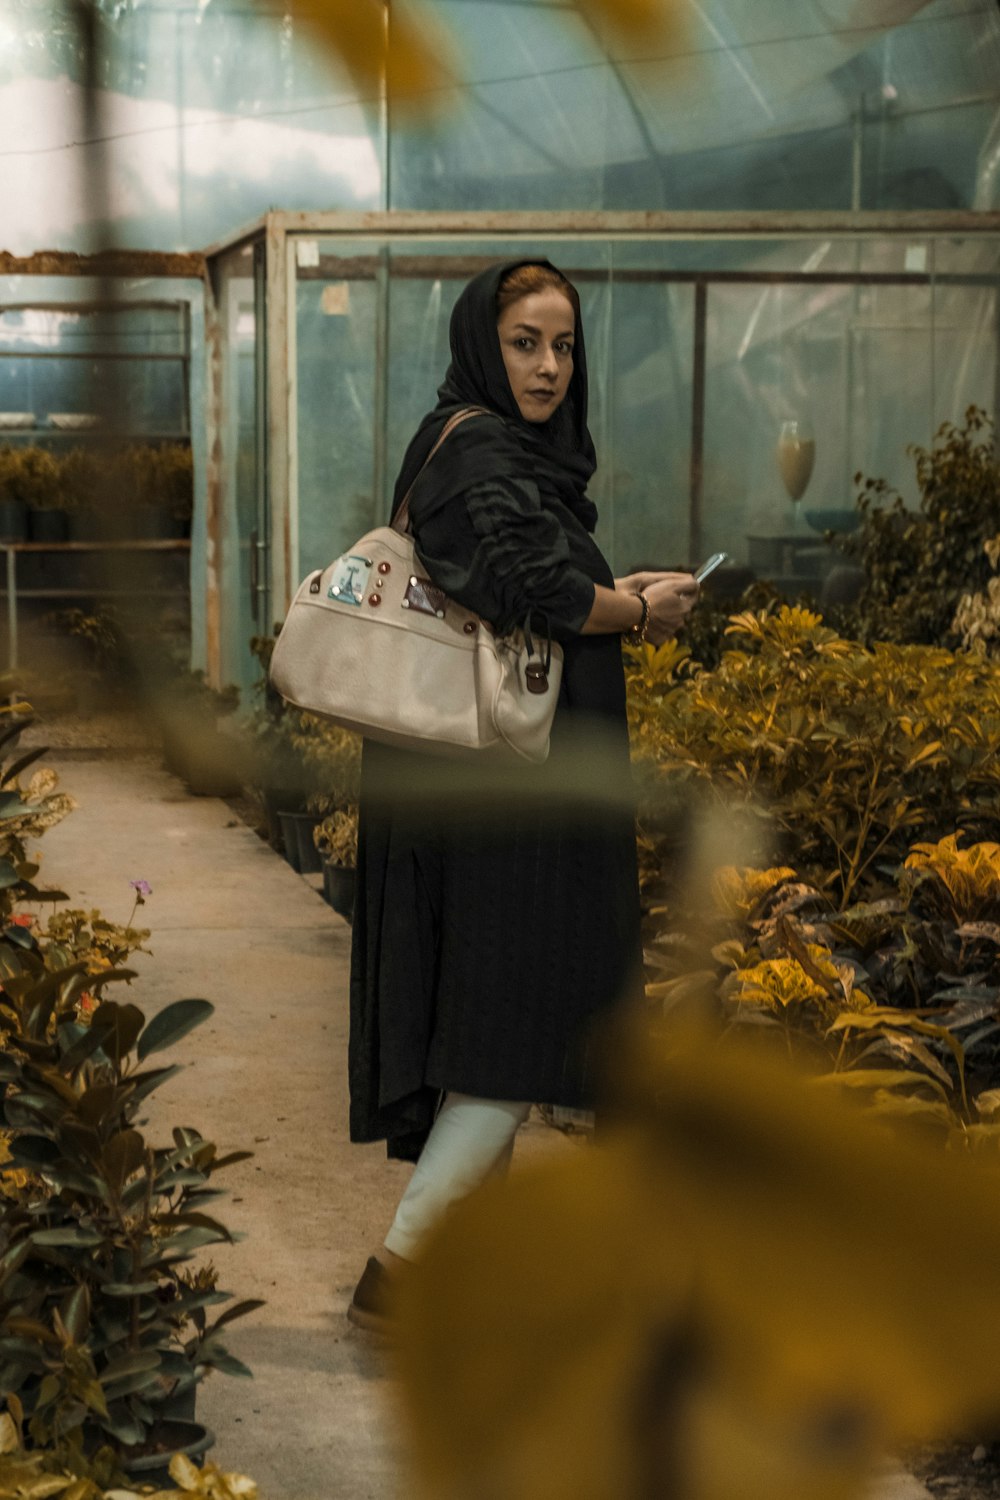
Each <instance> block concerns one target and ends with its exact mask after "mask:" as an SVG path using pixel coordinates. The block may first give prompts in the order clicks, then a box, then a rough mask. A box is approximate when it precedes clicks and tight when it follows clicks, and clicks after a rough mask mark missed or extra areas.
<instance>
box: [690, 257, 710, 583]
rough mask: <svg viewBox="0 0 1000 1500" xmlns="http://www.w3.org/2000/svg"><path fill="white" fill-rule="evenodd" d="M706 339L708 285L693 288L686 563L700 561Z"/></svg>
mask: <svg viewBox="0 0 1000 1500" xmlns="http://www.w3.org/2000/svg"><path fill="white" fill-rule="evenodd" d="M707 338H708V286H707V284H706V283H705V282H704V281H698V282H696V283H695V289H694V352H693V355H692V371H691V488H690V498H689V508H688V561H689V562H690V563H691V564H692V566H694V565H695V564H697V563H698V562H700V561H701V534H702V514H701V502H702V486H703V482H704V476H705V344H706V340H707Z"/></svg>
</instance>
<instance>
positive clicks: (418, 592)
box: [403, 573, 448, 620]
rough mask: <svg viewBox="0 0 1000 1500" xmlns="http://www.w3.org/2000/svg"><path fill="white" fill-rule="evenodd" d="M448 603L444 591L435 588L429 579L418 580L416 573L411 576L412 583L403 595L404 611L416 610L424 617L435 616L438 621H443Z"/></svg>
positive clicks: (407, 586)
mask: <svg viewBox="0 0 1000 1500" xmlns="http://www.w3.org/2000/svg"><path fill="white" fill-rule="evenodd" d="M447 603H448V595H447V594H446V593H445V592H444V590H443V589H438V588H435V587H434V585H433V583H431V581H430V579H429V578H418V577H417V575H416V573H411V574H410V581H409V583H408V584H407V585H406V593H405V594H404V595H403V608H404V609H415V610H418V611H419V613H420V614H422V615H435V616H436V618H437V619H439V620H443V619H444V607H445V605H446V604H447Z"/></svg>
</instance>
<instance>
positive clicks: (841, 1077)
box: [811, 1068, 948, 1101]
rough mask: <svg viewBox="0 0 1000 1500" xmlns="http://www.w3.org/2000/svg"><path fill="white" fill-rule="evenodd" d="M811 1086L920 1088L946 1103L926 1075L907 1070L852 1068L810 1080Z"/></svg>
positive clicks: (939, 1087) (934, 1082)
mask: <svg viewBox="0 0 1000 1500" xmlns="http://www.w3.org/2000/svg"><path fill="white" fill-rule="evenodd" d="M811 1083H812V1086H813V1087H816V1088H827V1087H833V1088H837V1087H841V1088H848V1089H878V1088H883V1089H903V1088H914V1087H915V1086H917V1085H919V1086H920V1087H921V1088H929V1089H933V1090H934V1092H935V1093H936V1094H940V1095H941V1097H942V1099H944V1100H945V1101H947V1097H948V1096H947V1094H946V1093H945V1090H944V1089H943V1088H942V1086H941V1084H940V1083H938V1081H937V1079H936V1078H932V1077H931V1076H930V1074H928V1073H916V1072H914V1071H913V1070H912V1069H909V1068H854V1069H849V1070H847V1071H845V1072H842V1073H822V1074H820V1076H819V1077H817V1078H814V1079H812V1080H811Z"/></svg>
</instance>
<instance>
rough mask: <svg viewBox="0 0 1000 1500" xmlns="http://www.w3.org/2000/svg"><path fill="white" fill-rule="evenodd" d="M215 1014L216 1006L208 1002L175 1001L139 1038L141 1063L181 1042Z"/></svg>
mask: <svg viewBox="0 0 1000 1500" xmlns="http://www.w3.org/2000/svg"><path fill="white" fill-rule="evenodd" d="M214 1012H215V1006H214V1005H212V1004H211V1002H210V1001H208V1000H175V1001H174V1003H173V1004H172V1005H168V1006H167V1007H166V1008H165V1009H164V1010H161V1011H160V1013H159V1015H156V1016H154V1017H153V1019H152V1020H151V1021H150V1023H149V1025H148V1026H147V1027H146V1029H145V1031H144V1032H143V1033H142V1035H141V1037H140V1038H139V1042H138V1045H137V1047H136V1052H137V1053H138V1057H139V1061H140V1062H144V1061H145V1059H146V1058H147V1057H148V1056H149V1055H150V1053H152V1052H160V1051H162V1050H163V1048H164V1047H170V1046H172V1045H173V1044H174V1042H177V1041H180V1039H181V1037H184V1036H187V1034H188V1032H189V1031H193V1030H194V1028H195V1027H196V1026H200V1025H201V1023H202V1022H203V1021H207V1020H208V1018H209V1016H211V1015H213V1014H214Z"/></svg>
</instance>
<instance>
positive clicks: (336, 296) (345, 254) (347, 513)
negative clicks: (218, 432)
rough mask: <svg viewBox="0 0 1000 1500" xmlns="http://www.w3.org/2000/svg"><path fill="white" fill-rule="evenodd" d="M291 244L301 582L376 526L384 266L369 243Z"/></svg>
mask: <svg viewBox="0 0 1000 1500" xmlns="http://www.w3.org/2000/svg"><path fill="white" fill-rule="evenodd" d="M292 245H293V248H294V249H295V251H296V283H295V381H296V390H297V392H298V401H297V411H296V416H297V431H296V435H295V439H294V440H295V442H296V452H297V475H298V536H299V556H298V576H299V577H300V578H301V577H303V576H304V575H305V574H306V573H308V572H309V571H310V570H311V569H312V568H317V567H322V566H325V564H326V563H328V562H329V561H330V560H331V558H334V557H336V556H337V555H338V553H340V552H342V551H343V550H344V549H345V548H346V547H349V546H350V545H351V544H352V543H353V542H355V541H356V540H357V538H358V537H359V536H360V535H361V534H362V533H363V532H364V531H366V530H368V528H369V527H371V526H373V525H375V524H377V522H380V521H381V520H382V519H383V516H382V513H381V506H379V507H376V505H375V501H374V493H375V492H374V484H375V450H374V439H375V433H376V431H378V432H379V435H380V437H381V438H383V439H384V427H383V426H382V425H381V424H380V423H378V424H377V412H378V410H379V407H378V401H379V394H378V385H377V378H376V377H377V367H378V364H379V357H378V350H379V336H380V330H381V324H380V321H379V318H380V315H379V297H380V285H381V282H382V280H383V277H384V270H383V264H384V263H383V257H382V253H381V251H380V249H379V246H378V245H377V244H376V243H374V242H365V243H363V244H362V243H357V242H355V241H351V242H349V243H348V242H344V241H339V242H336V241H331V240H319V241H318V240H306V239H299V240H293V241H292ZM293 503H294V502H293Z"/></svg>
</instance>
